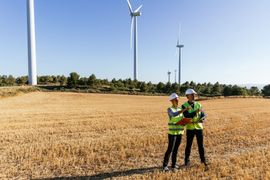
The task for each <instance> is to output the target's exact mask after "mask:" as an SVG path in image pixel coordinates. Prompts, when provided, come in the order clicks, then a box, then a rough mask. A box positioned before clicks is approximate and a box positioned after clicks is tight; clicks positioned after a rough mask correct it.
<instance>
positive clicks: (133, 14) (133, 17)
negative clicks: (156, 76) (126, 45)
mask: <svg viewBox="0 0 270 180" xmlns="http://www.w3.org/2000/svg"><path fill="white" fill-rule="evenodd" d="M127 3H128V7H129V11H130V16H131V29H130V45H131V47H132V33H134V35H133V37H134V47H133V48H134V80H138V31H137V17H138V16H141V12H140V9H141V8H142V5H141V6H140V7H138V9H136V10H135V11H133V10H132V7H131V4H130V2H129V0H127Z"/></svg>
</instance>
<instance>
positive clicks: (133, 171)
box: [39, 167, 161, 180]
mask: <svg viewBox="0 0 270 180" xmlns="http://www.w3.org/2000/svg"><path fill="white" fill-rule="evenodd" d="M157 170H161V167H148V168H139V169H130V170H125V171H115V172H108V173H100V174H95V175H90V176H73V177H54V178H45V179H39V180H66V179H67V180H71V179H80V180H88V179H89V180H92V179H93V180H102V179H107V178H114V177H123V176H132V175H136V174H144V173H151V172H155V171H157Z"/></svg>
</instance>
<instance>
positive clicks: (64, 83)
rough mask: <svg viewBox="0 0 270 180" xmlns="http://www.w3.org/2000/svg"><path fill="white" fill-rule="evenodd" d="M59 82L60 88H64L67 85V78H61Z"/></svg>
mask: <svg viewBox="0 0 270 180" xmlns="http://www.w3.org/2000/svg"><path fill="white" fill-rule="evenodd" d="M58 81H59V83H60V86H64V85H66V84H67V78H66V77H65V76H64V75H62V76H60V77H59V80H58Z"/></svg>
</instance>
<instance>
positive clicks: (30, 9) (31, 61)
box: [27, 0, 37, 86]
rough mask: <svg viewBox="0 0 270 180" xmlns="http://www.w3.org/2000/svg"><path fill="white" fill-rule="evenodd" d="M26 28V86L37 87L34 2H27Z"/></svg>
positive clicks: (30, 0)
mask: <svg viewBox="0 0 270 180" xmlns="http://www.w3.org/2000/svg"><path fill="white" fill-rule="evenodd" d="M27 28H28V84H29V85H32V86H35V85H37V67H36V66H37V65H36V33H35V10H34V0H27Z"/></svg>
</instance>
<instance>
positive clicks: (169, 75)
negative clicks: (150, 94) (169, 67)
mask: <svg viewBox="0 0 270 180" xmlns="http://www.w3.org/2000/svg"><path fill="white" fill-rule="evenodd" d="M168 82H169V83H170V82H171V72H170V71H168Z"/></svg>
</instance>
